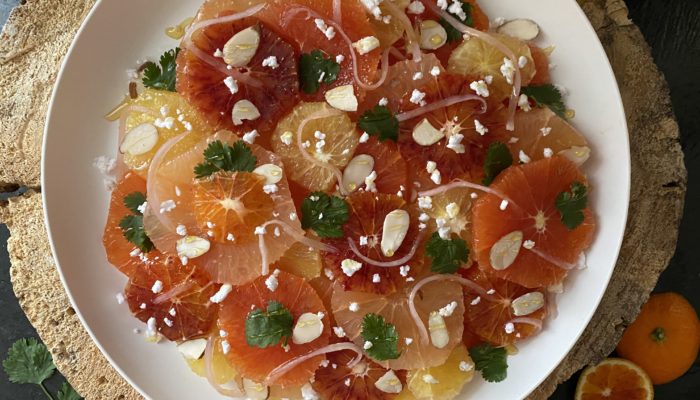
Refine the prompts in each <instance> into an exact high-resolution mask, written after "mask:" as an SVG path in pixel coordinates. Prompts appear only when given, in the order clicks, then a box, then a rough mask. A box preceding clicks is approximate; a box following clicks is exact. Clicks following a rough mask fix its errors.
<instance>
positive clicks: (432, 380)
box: [423, 0, 440, 385]
mask: <svg viewBox="0 0 700 400" xmlns="http://www.w3.org/2000/svg"><path fill="white" fill-rule="evenodd" d="M438 1H439V0H438ZM423 382H425V383H427V384H429V385H436V384H438V383H440V382H439V381H438V380H437V379H435V378H434V377H433V376H432V375H430V374H425V375H423Z"/></svg>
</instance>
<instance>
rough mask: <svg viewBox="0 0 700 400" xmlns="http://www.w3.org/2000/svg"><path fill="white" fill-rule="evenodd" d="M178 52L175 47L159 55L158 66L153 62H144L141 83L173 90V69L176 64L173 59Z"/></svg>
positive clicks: (154, 87) (155, 87)
mask: <svg viewBox="0 0 700 400" xmlns="http://www.w3.org/2000/svg"><path fill="white" fill-rule="evenodd" d="M179 52H180V48H179V47H177V48H175V49H173V50H168V51H166V52H165V53H163V55H162V56H160V66H158V65H157V64H156V63H154V62H148V63H146V68H144V70H143V85H144V86H146V87H149V88H153V89H159V90H169V91H171V92H174V91H175V75H176V73H175V70H176V68H177V65H176V63H175V60H176V59H177V55H178V53H179Z"/></svg>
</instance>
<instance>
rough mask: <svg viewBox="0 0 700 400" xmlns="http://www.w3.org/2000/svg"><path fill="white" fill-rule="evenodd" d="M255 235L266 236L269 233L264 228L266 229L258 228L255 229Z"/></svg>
mask: <svg viewBox="0 0 700 400" xmlns="http://www.w3.org/2000/svg"><path fill="white" fill-rule="evenodd" d="M254 233H255V234H256V235H264V234H265V233H267V232H266V231H265V228H264V227H262V226H256V227H255V231H254Z"/></svg>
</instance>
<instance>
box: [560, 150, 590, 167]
mask: <svg viewBox="0 0 700 400" xmlns="http://www.w3.org/2000/svg"><path fill="white" fill-rule="evenodd" d="M559 154H560V155H562V156H564V157H566V158H568V159H569V160H570V161H571V162H573V163H574V164H576V166H578V167H580V166H581V165H583V164H584V163H585V162H586V161H588V159H589V158H590V157H591V149H590V147H588V146H573V147H571V148H570V149H566V150H562V151H560V152H559Z"/></svg>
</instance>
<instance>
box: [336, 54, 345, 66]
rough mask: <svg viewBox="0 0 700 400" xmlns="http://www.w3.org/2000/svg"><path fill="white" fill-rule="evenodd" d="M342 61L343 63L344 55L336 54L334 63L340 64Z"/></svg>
mask: <svg viewBox="0 0 700 400" xmlns="http://www.w3.org/2000/svg"><path fill="white" fill-rule="evenodd" d="M343 61H345V56H344V55H342V54H338V55H337V56H335V62H337V63H338V64H340V63H342V62H343Z"/></svg>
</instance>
